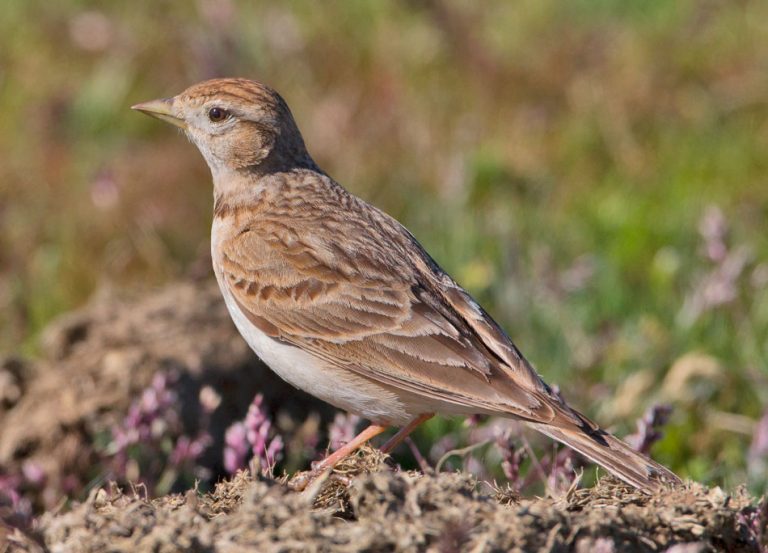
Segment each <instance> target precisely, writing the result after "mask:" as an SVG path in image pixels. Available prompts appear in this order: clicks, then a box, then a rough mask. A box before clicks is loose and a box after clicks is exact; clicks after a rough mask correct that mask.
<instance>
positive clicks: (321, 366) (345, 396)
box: [212, 225, 419, 426]
mask: <svg viewBox="0 0 768 553" xmlns="http://www.w3.org/2000/svg"><path fill="white" fill-rule="evenodd" d="M215 231H216V226H215V225H214V231H213V236H212V241H213V250H214V251H213V252H212V253H213V256H214V260H215V259H216V257H215V256H216V252H215V235H216V232H215ZM214 272H215V273H216V280H217V281H218V283H219V289H220V290H221V294H222V295H223V296H224V301H225V303H226V304H227V309H228V310H229V315H230V316H231V317H232V320H233V321H234V323H235V326H236V327H237V330H238V331H239V332H240V335H241V336H242V337H243V338H244V339H245V341H246V342H247V343H248V345H249V346H250V347H251V349H252V350H253V351H254V352H256V355H258V356H259V358H260V359H261V360H262V361H263V362H264V363H266V364H267V366H269V368H270V369H272V370H273V371H275V373H277V375H278V376H280V377H281V378H282V379H283V380H285V381H286V382H288V383H289V384H291V385H293V386H295V387H296V388H299V389H300V390H304V391H305V392H307V393H309V394H311V395H313V396H315V397H317V398H319V399H321V400H323V401H325V402H327V403H330V404H331V405H335V406H336V407H339V408H340V409H344V410H345V411H349V412H351V413H355V414H357V415H360V416H361V417H363V418H366V419H368V420H371V421H373V422H376V423H381V424H385V423H386V424H392V425H395V426H400V425H402V424H405V423H406V422H408V421H409V420H410V419H411V418H413V416H415V414H419V413H415V414H414V413H409V412H408V411H409V410H408V408H407V407H406V406H405V405H403V403H402V402H401V401H400V400H399V399H398V397H397V396H395V395H394V394H393V393H392V392H391V391H390V390H388V389H386V388H384V387H382V386H379V385H377V384H376V383H374V382H371V381H369V380H367V379H364V378H362V377H360V376H358V375H356V374H354V373H352V372H350V371H345V370H343V369H339V368H337V367H333V366H330V365H329V364H327V363H325V362H324V361H323V360H321V359H318V358H317V357H315V356H313V355H311V354H309V353H307V352H305V351H304V350H302V349H300V348H298V347H294V346H291V345H287V344H284V343H281V342H279V341H277V340H275V339H273V338H271V337H269V336H267V335H266V334H264V333H263V332H262V331H261V330H259V329H258V328H257V327H256V326H255V325H253V324H252V323H251V322H250V321H249V320H248V319H247V318H246V317H245V315H244V314H243V313H242V311H241V310H240V308H239V307H238V305H237V303H236V302H235V300H234V298H233V297H232V294H231V293H230V291H229V289H228V288H227V286H226V284H224V282H223V279H222V278H221V276H220V274H219V271H218V268H217V267H216V263H215V261H214Z"/></svg>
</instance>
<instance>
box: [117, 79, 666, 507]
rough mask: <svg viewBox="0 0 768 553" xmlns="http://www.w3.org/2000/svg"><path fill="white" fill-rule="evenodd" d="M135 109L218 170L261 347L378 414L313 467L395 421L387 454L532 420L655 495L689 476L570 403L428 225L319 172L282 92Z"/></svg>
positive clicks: (224, 223)
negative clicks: (475, 294)
mask: <svg viewBox="0 0 768 553" xmlns="http://www.w3.org/2000/svg"><path fill="white" fill-rule="evenodd" d="M132 109H134V110H138V111H140V112H143V113H145V114H147V115H150V116H153V117H155V118H158V119H161V120H163V121H166V122H168V123H171V124H172V125H174V126H176V127H179V128H181V129H182V130H183V132H184V133H185V134H186V136H187V137H188V138H189V140H190V141H191V142H192V143H194V144H195V145H196V146H197V148H198V150H199V151H200V153H201V154H202V156H203V158H204V159H205V161H206V162H207V164H208V167H209V168H210V171H211V175H212V179H213V197H214V201H213V223H212V228H211V257H212V263H213V269H214V273H215V276H216V280H217V281H218V284H219V287H220V289H221V293H222V296H223V298H224V301H225V303H226V306H227V309H228V311H229V314H230V316H231V318H232V320H233V321H234V324H235V326H236V327H237V329H238V331H239V332H240V334H241V335H242V337H243V338H244V339H245V341H246V342H247V343H248V345H249V346H250V347H251V348H252V349H253V351H254V352H255V353H256V354H257V355H258V356H259V357H260V358H261V360H262V361H263V362H264V363H265V364H266V365H268V366H269V367H270V368H271V369H272V370H273V371H274V372H275V373H277V374H278V375H279V376H280V377H281V378H283V379H284V380H286V381H287V382H288V383H290V384H291V385H293V386H294V387H296V388H298V389H301V390H303V391H305V392H308V393H309V394H311V395H313V396H315V397H317V398H319V399H321V400H323V401H325V402H327V403H330V404H332V405H334V406H336V407H338V408H340V409H343V410H345V411H347V412H350V413H354V414H357V415H359V416H360V417H362V418H364V419H367V420H369V421H370V425H369V426H368V427H367V428H365V429H364V430H363V431H362V432H361V433H360V434H359V435H358V436H356V437H355V438H354V439H352V440H351V441H350V442H348V443H347V444H345V445H343V446H342V447H340V448H338V449H337V450H336V451H335V452H333V453H331V454H330V455H328V456H327V457H326V458H325V459H324V460H323V461H321V462H320V463H319V464H317V465H316V466H315V467H314V469H313V474H315V475H316V474H319V472H320V471H322V470H329V469H330V468H332V467H333V466H334V465H335V464H337V463H338V462H339V461H340V460H342V459H343V458H345V457H346V456H348V455H349V454H351V453H352V452H354V451H355V450H356V449H358V448H359V447H360V446H362V445H363V444H364V443H366V442H367V441H369V440H370V439H371V438H373V437H375V436H377V435H379V434H381V433H382V432H384V431H386V430H388V429H389V428H392V427H396V428H399V430H398V431H397V432H396V433H395V434H394V435H393V436H392V438H391V439H390V440H388V441H387V442H386V443H385V444H384V445H383V446H382V447H381V448H380V449H381V450H382V451H384V452H389V451H391V450H392V449H393V448H394V447H395V446H396V445H398V444H399V443H400V442H401V441H402V440H403V439H404V438H405V437H406V436H407V435H408V434H409V433H410V432H411V431H413V430H414V429H415V428H416V427H417V426H419V425H420V424H422V423H423V422H425V421H426V420H428V419H429V418H431V417H432V416H434V415H435V414H439V415H444V416H455V415H464V416H468V415H478V414H481V415H495V416H501V417H507V418H511V419H517V420H519V421H522V422H524V423H525V424H527V425H528V426H529V427H531V428H533V429H534V430H536V431H538V432H540V433H542V434H544V435H546V436H548V437H550V438H552V439H554V440H556V441H558V442H561V443H563V444H565V445H566V446H568V447H570V448H572V449H573V450H575V451H577V452H579V453H580V454H582V455H583V456H584V457H586V458H587V459H589V460H590V461H592V462H594V463H597V464H598V465H600V466H601V467H603V468H604V469H606V470H607V471H608V472H609V473H611V474H613V475H614V476H616V477H618V478H619V479H621V480H622V481H624V482H626V483H627V484H630V485H631V486H634V487H635V488H637V489H639V490H641V491H643V492H645V493H652V492H653V491H654V490H657V489H659V488H661V487H663V486H667V485H675V484H677V483H679V482H680V479H679V478H678V477H677V476H676V475H675V474H674V473H673V472H672V471H670V470H669V469H667V468H665V467H664V466H662V465H660V464H659V463H657V462H655V461H653V460H651V459H650V458H648V457H646V456H644V455H642V454H640V453H638V452H637V451H635V450H633V449H632V448H631V447H630V446H629V445H627V444H626V443H625V442H623V441H622V440H620V439H619V438H616V437H615V436H613V435H612V434H610V433H609V432H607V431H605V430H603V429H602V428H601V427H600V426H598V425H597V424H596V423H594V422H593V421H591V420H590V419H588V418H587V417H586V416H585V415H583V414H581V413H580V412H579V411H577V410H576V409H574V408H573V407H571V406H569V405H568V404H567V403H566V402H565V400H564V399H563V398H562V396H561V395H560V394H559V393H556V392H555V391H553V389H552V388H551V387H550V386H549V385H547V384H546V383H545V382H544V380H543V379H542V377H541V376H540V375H539V374H538V372H537V371H536V370H535V369H534V367H533V365H532V364H531V363H530V362H529V361H528V360H527V359H526V358H525V357H524V356H523V354H522V353H521V352H520V350H519V349H518V348H517V346H516V345H515V344H514V343H513V342H512V340H511V339H510V337H509V336H508V335H507V334H506V333H505V331H504V330H503V329H502V328H501V326H500V325H499V324H497V323H496V322H495V321H494V319H493V318H491V316H490V315H489V314H488V313H487V312H486V311H485V310H484V309H483V308H482V307H481V306H480V305H479V304H478V302H476V301H475V300H474V299H473V298H472V296H471V295H470V294H469V293H468V292H467V291H466V290H464V289H463V288H462V287H461V286H460V285H459V284H458V283H457V282H456V281H455V280H454V279H453V278H451V276H449V275H448V273H446V272H445V271H444V270H443V269H442V268H441V267H440V266H439V265H438V264H437V263H436V262H435V261H434V260H433V259H432V257H430V255H429V254H428V253H427V251H426V250H425V249H424V247H422V245H421V244H420V243H419V242H418V241H417V240H416V238H415V237H414V236H413V234H411V233H410V232H409V231H408V230H407V229H406V228H405V227H404V226H403V225H402V224H400V223H399V222H398V221H397V220H395V219H394V218H393V217H391V216H389V215H388V214H386V213H384V212H383V211H381V210H380V209H378V208H376V207H374V206H372V205H370V204H369V203H367V202H365V201H364V200H362V199H361V198H359V197H357V196H355V195H353V194H352V193H350V192H349V191H347V189H346V188H344V187H342V186H341V185H340V184H339V183H337V182H336V181H335V180H334V179H332V178H331V177H330V176H329V175H328V174H327V173H325V172H324V171H323V170H322V169H321V168H320V167H318V165H317V164H316V163H315V161H314V160H313V159H312V157H311V156H310V154H309V152H308V150H307V147H306V145H305V143H304V139H303V137H302V135H301V132H300V131H299V128H298V126H297V123H296V121H295V119H294V117H293V115H292V113H291V110H290V109H289V107H288V105H287V103H286V102H285V100H284V99H283V98H282V97H281V96H280V95H279V94H278V93H277V92H276V91H275V90H273V89H272V88H270V87H269V86H267V85H264V84H262V83H260V82H257V81H253V80H249V79H244V78H221V79H212V80H207V81H203V82H200V83H197V84H194V85H192V86H190V87H189V88H187V89H186V90H184V91H183V92H181V93H180V94H178V95H176V96H173V97H169V98H163V99H159V100H153V101H149V102H144V103H140V104H137V105H134V106H132ZM339 140H343V137H339Z"/></svg>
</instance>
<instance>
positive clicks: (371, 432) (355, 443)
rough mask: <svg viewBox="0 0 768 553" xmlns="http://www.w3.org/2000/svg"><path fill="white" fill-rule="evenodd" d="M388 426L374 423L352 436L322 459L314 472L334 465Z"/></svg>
mask: <svg viewBox="0 0 768 553" xmlns="http://www.w3.org/2000/svg"><path fill="white" fill-rule="evenodd" d="M387 428H388V427H387V426H380V425H378V424H372V425H370V426H369V427H368V428H366V429H365V430H363V431H362V432H360V434H358V435H357V436H355V437H354V438H352V439H351V440H350V441H349V442H348V443H346V444H344V445H343V446H341V447H340V448H339V449H337V450H336V451H334V452H333V453H331V454H330V455H329V456H328V457H326V458H325V459H323V460H322V461H320V462H319V463H318V464H317V466H315V467H313V469H312V472H317V473H320V472H322V471H324V470H325V469H327V468H329V467H334V466H336V464H337V463H338V462H339V461H341V460H342V459H343V458H344V457H346V456H347V455H349V454H350V453H352V452H353V451H355V450H356V449H357V448H358V447H360V446H361V445H363V444H364V443H365V442H367V441H368V440H370V439H371V438H373V437H375V436H378V435H379V434H381V433H382V432H384V431H385V430H386V429H387Z"/></svg>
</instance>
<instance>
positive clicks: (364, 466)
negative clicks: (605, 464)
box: [0, 282, 768, 553]
mask: <svg viewBox="0 0 768 553" xmlns="http://www.w3.org/2000/svg"><path fill="white" fill-rule="evenodd" d="M43 344H44V347H43V359H41V360H38V361H34V362H33V361H29V360H22V359H18V358H7V359H4V360H0V429H1V430H0V469H2V470H3V471H5V472H6V473H8V472H12V471H14V470H21V468H22V467H23V466H24V464H25V463H27V462H30V461H33V462H34V463H37V464H39V465H40V466H42V467H43V469H44V472H45V474H46V480H45V485H44V486H41V487H40V488H39V490H37V496H36V497H35V506H36V508H37V510H38V514H39V516H38V517H37V518H36V520H35V522H34V523H33V524H32V525H31V526H30V527H27V528H25V529H24V530H21V529H19V528H16V527H15V526H14V520H13V518H12V517H10V516H6V515H7V506H3V504H2V503H1V502H0V515H2V517H0V521H2V524H0V552H2V553H4V552H5V551H28V552H44V551H51V552H57V553H59V552H60V553H66V552H90V551H93V552H97V551H98V552H102V551H110V552H122V551H130V552H132V553H138V552H144V551H152V552H158V553H161V552H166V551H169V552H170V551H194V552H211V553H213V552H217V553H218V552H235V551H237V552H240V551H245V552H249V551H254V552H271V551H284V552H289V551H372V552H373V551H435V552H438V551H441V552H442V551H445V552H452V551H477V552H485V551H576V552H587V551H594V552H598V553H599V552H606V553H607V552H618V551H670V552H675V553H683V552H686V553H687V552H698V551H737V552H738V551H760V550H761V549H760V547H761V544H760V542H761V541H762V542H763V543H762V547H766V544H765V541H764V540H765V538H766V536H765V534H764V531H765V524H766V518H768V513H765V512H759V511H760V509H759V508H758V507H757V503H758V502H757V499H756V498H752V497H750V496H749V495H748V494H747V493H746V492H745V491H743V490H735V491H733V492H726V491H723V490H721V489H719V488H713V489H707V488H706V487H704V486H701V485H699V484H696V483H688V484H686V485H685V486H684V487H681V488H679V489H675V490H667V491H664V492H663V493H659V494H657V495H654V496H646V495H643V494H641V493H638V492H636V491H634V490H632V489H630V488H627V487H625V486H623V485H621V484H619V483H618V482H616V481H614V480H612V479H610V478H603V479H602V480H601V481H600V482H599V483H598V485H597V486H596V487H595V488H592V489H579V488H576V487H573V488H572V489H570V490H568V491H567V492H566V493H563V494H562V495H561V496H558V497H544V498H520V497H519V496H517V495H516V494H515V493H513V492H510V491H504V490H500V489H497V488H494V487H492V486H491V485H489V484H488V483H487V482H477V481H476V480H475V479H474V478H473V477H472V476H471V475H468V474H462V473H440V474H421V473H416V472H405V471H399V470H397V469H395V468H393V467H392V466H391V463H388V462H387V459H386V458H385V457H384V456H383V455H381V454H379V453H378V452H377V451H375V450H372V449H368V448H366V449H364V450H362V451H361V452H359V454H358V455H356V456H355V457H353V458H351V459H349V460H348V461H346V462H345V463H343V464H342V465H340V466H339V467H337V469H335V471H334V472H333V473H331V474H326V475H324V476H323V477H322V478H321V479H319V480H318V481H316V482H314V483H313V484H311V485H310V486H309V488H308V489H307V490H305V491H304V492H303V493H297V492H294V491H292V490H291V488H290V486H289V483H288V482H287V481H286V480H287V479H286V478H273V477H269V476H267V477H262V476H258V477H252V476H250V474H249V473H248V472H242V473H239V474H237V475H236V476H234V477H233V478H231V479H227V480H223V481H221V482H220V483H219V484H218V485H217V486H216V488H215V489H214V490H213V491H211V492H209V493H202V492H200V491H198V490H196V489H192V490H187V491H182V492H181V493H179V494H169V495H166V496H163V497H156V498H152V497H147V493H146V490H145V489H144V488H142V487H140V486H134V487H126V488H124V489H119V488H118V487H117V486H116V485H114V484H110V483H108V482H101V481H98V482H89V481H88V480H87V479H88V478H90V477H91V476H89V475H90V472H89V471H90V470H92V467H93V464H94V463H97V462H98V461H99V459H98V458H97V456H96V453H95V452H94V448H93V443H94V440H96V439H98V436H99V435H100V433H102V432H103V431H104V429H106V428H109V426H110V425H111V424H114V423H115V421H117V420H119V419H120V417H122V416H124V413H125V411H126V409H127V408H128V406H129V405H130V403H131V401H132V400H133V399H134V398H135V396H136V394H138V393H140V391H141V390H142V389H143V388H144V387H145V386H147V385H148V384H149V383H150V382H151V380H152V376H153V375H154V374H155V373H156V372H157V371H159V370H164V371H168V370H173V371H175V372H176V373H177V374H178V375H179V378H178V380H177V383H176V386H177V387H178V393H179V394H180V396H181V397H182V398H185V397H186V398H196V397H197V394H198V393H199V391H200V389H201V388H202V387H203V386H205V385H207V386H211V387H213V388H214V389H215V390H216V391H217V392H218V393H219V395H221V397H222V403H221V405H220V406H219V408H218V409H217V410H216V411H215V413H214V419H215V420H214V421H213V427H214V431H213V432H212V433H213V435H214V441H215V443H214V446H213V447H211V448H210V451H211V454H210V456H209V458H206V459H205V460H204V462H205V463H206V464H207V466H208V467H210V468H211V470H212V471H217V470H218V472H214V474H218V473H220V470H219V469H220V467H218V466H217V464H218V463H219V459H220V457H221V441H222V436H223V431H224V429H225V428H226V427H227V426H228V425H229V424H230V423H231V422H232V421H234V420H238V419H241V418H242V416H243V413H244V412H245V410H246V409H247V405H248V403H249V402H250V400H251V399H252V397H253V396H254V395H255V394H256V393H257V392H258V391H261V392H263V393H264V395H265V399H266V400H267V401H268V402H269V403H270V405H271V410H272V412H273V414H274V417H275V420H276V421H278V425H279V426H280V427H281V432H284V433H285V435H291V436H297V435H300V434H301V432H302V428H303V426H302V425H307V424H308V423H307V422H306V421H313V422H312V423H311V424H310V426H311V427H312V428H311V429H308V430H307V432H311V431H317V428H319V427H321V426H322V424H321V423H320V422H318V421H320V420H322V418H326V419H327V418H328V417H329V416H332V411H331V410H330V409H328V408H327V406H324V405H322V404H319V403H318V402H316V401H315V400H314V399H312V398H310V397H309V396H306V395H304V394H301V393H299V392H297V391H295V390H293V389H292V388H290V387H288V386H287V385H285V384H284V383H282V382H281V381H280V380H279V379H277V378H276V377H275V376H274V375H272V373H271V372H270V371H269V370H267V369H265V367H264V366H262V365H261V364H260V363H259V362H258V361H257V360H256V359H255V357H254V356H253V354H252V353H250V351H249V350H248V348H247V346H246V345H245V343H244V342H243V341H242V340H241V339H240V338H239V336H238V335H237V333H236V331H235V330H234V328H233V326H232V324H231V323H230V321H229V318H228V316H227V314H226V311H225V309H224V306H223V302H222V301H221V300H220V299H219V296H218V291H217V290H216V287H215V285H214V284H210V283H191V282H189V283H181V284H176V285H172V286H170V287H168V288H166V289H164V290H161V291H158V292H156V293H154V294H150V295H149V296H145V297H143V298H141V299H130V298H125V297H123V298H120V299H118V298H116V297H115V296H114V295H112V294H110V293H106V292H105V293H102V294H99V295H98V296H97V297H96V298H94V300H93V301H92V302H91V303H90V305H88V306H86V307H85V308H83V309H81V310H79V311H77V312H75V313H72V314H70V315H67V316H65V317H63V318H62V319H60V320H59V321H57V322H55V323H54V324H53V325H52V326H51V328H49V329H48V331H46V333H45V335H44V337H43ZM189 404H190V405H195V404H197V403H196V401H189ZM313 413H318V414H319V415H314V416H311V414H313ZM197 415H198V414H196V413H194V412H191V413H185V424H187V425H189V427H190V429H192V430H193V429H194V425H195V423H196V420H197V418H198V416H197ZM313 429H314V430H313ZM0 477H2V473H1V472H0ZM68 486H69V488H70V489H73V490H80V489H86V490H88V489H90V492H87V495H85V496H80V497H81V500H80V501H77V500H74V499H71V500H70V501H62V500H61V498H60V497H59V495H57V493H56V490H62V489H63V490H66V489H67V487H68ZM73 495H74V494H73ZM83 497H84V499H82V498H83ZM4 509H5V510H4Z"/></svg>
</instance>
